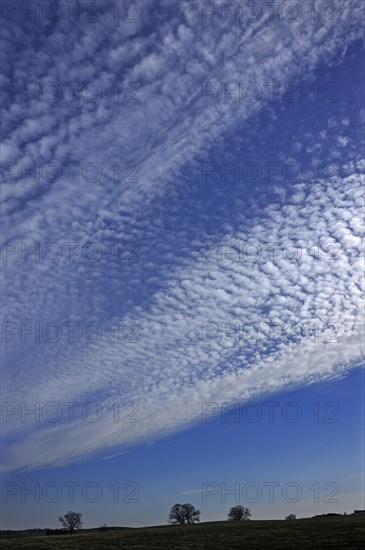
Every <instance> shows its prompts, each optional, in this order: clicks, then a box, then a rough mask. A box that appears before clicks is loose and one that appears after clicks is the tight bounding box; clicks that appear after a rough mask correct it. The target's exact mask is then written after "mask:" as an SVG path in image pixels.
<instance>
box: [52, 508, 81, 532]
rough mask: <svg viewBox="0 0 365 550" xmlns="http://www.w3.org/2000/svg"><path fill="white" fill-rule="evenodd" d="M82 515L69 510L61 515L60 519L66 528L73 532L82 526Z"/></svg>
mask: <svg viewBox="0 0 365 550" xmlns="http://www.w3.org/2000/svg"><path fill="white" fill-rule="evenodd" d="M81 515H82V514H80V513H79V512H70V510H69V511H68V512H66V514H65V515H64V516H60V517H59V518H58V521H59V522H60V523H62V525H63V527H64V529H68V531H69V533H73V532H74V531H77V530H78V529H81V527H82V521H81Z"/></svg>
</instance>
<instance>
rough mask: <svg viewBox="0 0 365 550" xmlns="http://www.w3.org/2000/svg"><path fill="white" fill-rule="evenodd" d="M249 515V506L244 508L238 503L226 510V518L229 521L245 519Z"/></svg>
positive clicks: (247, 518) (248, 517)
mask: <svg viewBox="0 0 365 550" xmlns="http://www.w3.org/2000/svg"><path fill="white" fill-rule="evenodd" d="M250 517H251V512H250V509H249V508H245V507H244V506H241V505H240V504H239V505H238V506H233V507H232V508H231V509H230V511H229V512H228V519H229V520H231V521H247V520H249V519H250Z"/></svg>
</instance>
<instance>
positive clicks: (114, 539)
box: [0, 514, 365, 550]
mask: <svg viewBox="0 0 365 550" xmlns="http://www.w3.org/2000/svg"><path fill="white" fill-rule="evenodd" d="M364 519H365V517H364V514H359V515H351V516H342V517H336V518H318V519H317V518H316V519H299V520H293V521H285V520H280V521H279V520H275V521H249V522H228V521H224V522H223V521H220V522H208V523H201V524H198V525H187V526H162V527H143V528H138V529H120V530H119V529H117V528H113V529H111V530H110V531H106V532H100V531H99V530H97V529H96V530H88V531H86V530H85V531H82V532H79V533H76V534H73V535H60V536H58V535H54V536H22V537H18V536H16V537H13V536H11V537H9V538H6V537H5V538H2V539H1V540H0V548H1V549H7V548H9V549H14V550H15V549H16V550H42V549H44V550H58V549H63V550H66V549H67V550H73V549H74V550H104V549H108V550H122V549H123V550H264V549H273V550H286V549H287V550H289V549H290V550H304V549H306V550H322V549H326V550H327V549H333V550H335V549H336V550H340V549H345V548H346V549H347V550H360V548H361V549H363V548H365V521H364Z"/></svg>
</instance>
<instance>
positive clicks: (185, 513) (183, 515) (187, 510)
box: [168, 503, 200, 525]
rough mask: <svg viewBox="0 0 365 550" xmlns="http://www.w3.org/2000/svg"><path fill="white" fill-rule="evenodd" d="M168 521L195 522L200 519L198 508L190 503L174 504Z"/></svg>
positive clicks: (181, 523) (179, 522) (175, 522)
mask: <svg viewBox="0 0 365 550" xmlns="http://www.w3.org/2000/svg"><path fill="white" fill-rule="evenodd" d="M168 521H169V523H173V524H180V525H183V524H184V523H189V524H192V523H196V522H198V521H200V510H195V507H194V506H193V505H192V504H190V503H186V504H174V506H173V507H172V508H171V511H170V515H169V520H168Z"/></svg>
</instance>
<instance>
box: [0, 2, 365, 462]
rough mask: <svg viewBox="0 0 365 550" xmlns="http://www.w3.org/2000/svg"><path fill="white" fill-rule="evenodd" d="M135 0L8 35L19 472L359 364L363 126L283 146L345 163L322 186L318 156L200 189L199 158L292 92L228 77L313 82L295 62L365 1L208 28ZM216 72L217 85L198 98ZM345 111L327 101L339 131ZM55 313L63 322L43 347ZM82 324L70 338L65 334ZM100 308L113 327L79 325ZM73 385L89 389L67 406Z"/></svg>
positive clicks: (333, 45) (9, 284)
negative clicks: (262, 176) (313, 170)
mask: <svg viewBox="0 0 365 550" xmlns="http://www.w3.org/2000/svg"><path fill="white" fill-rule="evenodd" d="M144 6H145V8H144V10H145V11H143V14H142V13H141V16H140V18H139V19H138V21H136V22H135V23H133V24H132V25H130V26H129V27H127V26H123V27H122V28H121V27H120V26H116V25H115V21H114V20H113V17H112V14H108V12H107V11H106V13H105V16H104V17H103V18H102V19H101V21H100V22H98V23H96V24H87V21H85V22H84V24H81V25H80V26H77V27H72V26H70V25H68V24H67V22H65V21H64V20H62V21H60V22H59V24H57V25H56V26H55V28H54V29H53V30H52V32H50V33H44V35H41V36H39V35H37V34H36V32H35V29H30V30H29V32H28V33H26V32H25V30H24V29H22V28H19V29H18V34H17V35H12V34H11V33H8V34H7V35H6V37H5V40H6V42H7V48H8V49H9V52H10V56H11V59H12V65H13V66H14V69H12V70H10V68H9V69H8V72H7V73H6V82H7V84H8V85H9V84H13V85H15V86H18V88H17V90H18V92H17V94H15V95H12V94H10V95H9V98H8V105H7V107H8V109H7V112H6V113H4V127H5V132H4V135H5V141H4V155H5V156H4V160H5V161H7V160H9V159H10V162H12V161H15V164H13V165H9V166H8V167H7V168H6V172H5V175H6V181H5V182H4V183H3V187H4V192H3V200H4V211H5V214H6V217H5V231H4V236H5V240H4V245H5V246H6V247H7V248H6V249H5V252H6V253H5V259H6V262H4V263H3V265H4V286H3V288H4V290H5V291H6V293H7V302H6V307H5V308H4V311H3V321H4V322H6V323H10V324H12V325H11V327H12V329H14V330H15V331H16V334H15V335H14V334H13V335H11V334H10V335H9V338H8V340H9V341H8V342H6V345H5V346H4V348H5V351H4V357H5V359H6V361H7V364H8V368H7V369H6V371H5V373H4V379H3V399H4V401H6V402H14V403H15V404H16V408H17V412H16V414H10V415H9V419H8V421H7V422H6V424H5V426H4V433H5V434H6V436H7V437H9V444H8V448H7V453H6V460H5V465H4V469H5V470H6V471H9V470H12V469H15V470H17V469H24V468H29V469H33V468H40V467H45V466H58V465H64V464H67V463H69V462H72V461H75V460H83V459H85V458H86V457H88V456H90V455H91V454H95V453H99V454H100V456H102V455H103V453H104V452H105V450H106V449H108V450H107V453H109V452H110V449H112V448H115V449H116V450H118V448H119V447H121V446H122V447H124V446H129V445H131V444H134V443H136V442H139V441H142V440H145V441H149V440H150V439H151V438H153V439H154V440H155V439H156V438H157V437H159V436H163V435H165V434H168V433H171V432H173V431H175V430H177V429H180V428H182V427H184V426H188V425H189V424H191V423H192V422H196V421H197V420H198V419H199V418H200V417H201V412H202V403H204V402H218V403H220V402H223V401H227V402H234V401H236V400H242V399H248V398H250V397H251V396H253V395H258V394H259V393H261V392H265V391H270V390H278V389H281V388H286V387H287V386H289V385H291V384H297V383H301V384H305V383H311V382H314V381H318V380H321V379H323V378H328V377H335V376H337V375H338V373H340V372H343V371H345V370H346V369H348V368H351V367H354V366H356V365H357V364H359V363H360V361H361V356H362V354H363V347H362V339H361V322H362V315H361V311H362V310H361V306H362V302H361V275H360V274H361V271H360V265H361V240H360V239H361V236H362V234H363V226H362V220H361V217H360V209H361V201H362V186H363V181H362V177H361V158H360V155H359V154H358V153H354V151H356V142H355V139H354V138H351V139H350V137H348V136H347V135H346V136H343V135H342V133H340V135H338V136H337V135H333V136H327V134H325V133H322V134H321V135H320V134H318V136H317V135H314V134H310V132H308V130H307V134H306V135H304V134H303V135H302V136H301V138H300V141H298V139H297V138H295V139H294V138H293V142H291V145H290V148H289V150H290V154H291V151H292V150H294V152H295V153H297V154H304V153H303V151H307V152H310V153H311V154H314V156H316V155H318V156H319V158H320V159H321V161H322V162H327V161H328V162H329V160H331V161H333V160H334V159H337V163H338V167H339V173H338V174H337V172H336V174H335V177H332V175H333V174H331V177H324V175H323V174H322V175H321V177H318V179H317V181H316V183H315V185H313V183H312V182H311V181H309V179H308V173H307V172H306V173H303V174H301V177H300V178H298V180H297V181H295V182H294V183H292V184H288V182H287V181H286V182H285V181H283V177H282V176H281V177H278V178H277V179H275V182H274V183H275V186H274V189H275V193H273V194H272V193H270V192H268V191H267V192H266V193H265V192H258V191H257V189H256V191H255V193H254V192H253V191H252V192H251V193H250V192H249V189H248V187H246V188H245V191H247V196H245V197H244V198H243V199H242V197H241V198H239V197H238V194H239V192H238V191H235V190H234V189H232V187H229V188H227V187H226V188H223V187H222V186H221V187H220V188H218V189H217V188H216V187H214V186H213V187H212V191H211V193H209V192H207V187H205V190H204V191H202V190H201V189H199V188H198V187H199V186H200V187H201V184H202V181H201V175H200V173H201V172H200V171H201V162H200V161H201V159H208V158H210V156H211V155H213V157H214V153H215V152H216V151H217V149H218V150H219V149H220V148H221V149H220V150H221V151H222V150H224V143H225V142H229V149H230V153H229V154H230V155H231V156H232V157H234V154H233V145H232V143H233V141H235V143H236V147H237V148H238V151H240V148H242V143H245V142H244V140H245V139H246V138H247V141H248V142H252V141H255V140H254V139H252V137H251V134H247V132H248V130H247V129H249V132H251V131H252V132H253V134H254V132H255V131H256V132H257V134H256V137H257V142H258V143H259V142H264V143H269V138H268V137H267V132H268V131H269V128H265V129H264V130H262V129H259V124H258V123H257V126H256V120H257V118H258V117H259V116H264V114H265V116H266V117H267V118H268V119H270V122H271V124H272V127H273V128H275V121H276V119H277V117H278V116H279V115H278V111H279V110H280V107H283V108H287V107H288V104H285V101H284V102H283V101H279V102H278V103H276V102H270V101H263V102H259V101H255V102H253V101H248V100H247V98H245V100H243V101H242V100H240V101H238V102H236V101H224V100H222V96H221V89H222V88H221V86H222V84H224V85H225V84H227V83H238V82H239V83H240V84H241V90H246V92H247V86H248V85H249V83H252V82H255V83H256V85H257V86H261V87H262V89H263V87H264V85H265V83H267V82H271V83H276V84H280V86H286V85H289V84H290V83H298V85H301V86H303V85H304V84H303V82H305V77H304V78H303V77H302V75H306V74H308V78H310V75H311V74H312V73H313V72H314V71H315V69H316V67H317V66H318V64H319V63H321V62H322V61H323V60H326V61H327V63H329V64H330V65H331V64H335V61H334V60H335V59H336V56H337V55H338V53H339V52H342V51H343V50H346V48H348V47H349V45H350V44H352V43H353V42H354V40H356V39H357V38H358V37H359V36H360V33H361V25H360V24H357V23H356V17H357V16H358V15H359V13H360V5H359V3H358V2H352V1H350V2H347V3H346V5H345V6H344V8H343V13H342V15H341V20H340V21H337V22H331V21H329V20H328V21H326V22H325V24H320V23H318V22H317V21H315V20H313V17H312V15H311V13H310V10H308V9H307V8H303V17H301V18H299V19H298V21H295V22H291V21H288V20H286V19H285V18H284V19H283V20H274V21H269V20H268V19H267V16H266V18H264V19H263V20H262V21H259V22H251V23H250V22H248V21H244V22H243V23H242V24H240V25H238V24H237V25H233V26H232V28H231V29H230V32H229V33H227V32H226V24H225V22H224V21H223V20H221V19H220V18H212V20H210V21H209V23H208V24H203V22H202V19H201V12H200V11H199V9H198V6H197V4H195V3H189V2H185V3H180V9H179V10H178V11H176V10H173V9H172V8H171V6H170V5H169V4H168V3H165V2H163V3H161V10H160V11H159V10H157V11H158V13H156V10H153V7H152V6H151V5H150V4H149V3H146V4H144ZM142 15H143V17H142ZM149 17H150V18H152V22H149ZM20 38H22V39H23V38H24V40H25V44H26V45H27V48H26V51H23V52H21V53H22V55H20V54H18V53H16V51H15V49H14V45H15V43H16V40H18V39H20ZM60 44H62V45H63V48H60ZM36 55H37V60H38V62H37V64H34V62H33V60H34V58H35V56H36ZM90 59H92V62H91V61H90ZM23 81H27V82H32V83H33V84H34V83H37V82H39V83H42V85H43V89H44V87H45V86H46V85H47V84H48V85H54V84H55V83H56V84H57V89H58V90H60V89H62V92H63V93H64V94H65V93H68V94H70V93H71V92H70V89H69V86H66V84H65V83H67V82H76V84H77V85H75V86H74V87H73V88H72V93H73V94H75V97H77V98H78V100H76V99H75V100H73V101H71V99H70V97H72V98H74V96H73V95H72V96H64V97H63V98H61V99H60V100H59V101H58V102H57V103H56V104H54V103H52V102H51V101H47V100H45V98H44V97H42V98H41V100H40V101H38V100H37V95H36V97H34V93H33V95H32V94H31V93H29V88H26V89H25V91H24V88H23V92H22V91H21V90H22V89H21V86H20V84H21V82H23ZM90 83H93V87H92V86H90ZM207 83H210V86H211V88H210V89H211V90H213V91H214V93H213V95H209V96H204V95H202V90H203V91H204V90H205V91H206V90H207V87H206V86H207ZM87 85H88V87H87ZM7 89H10V88H7ZM51 89H52V90H53V89H54V88H51V87H49V91H51ZM208 89H209V88H208ZM225 89H226V88H225ZM99 90H100V91H102V92H103V93H102V94H101V97H100V99H98V100H97V101H89V98H90V96H89V95H88V94H91V93H95V91H96V92H97V91H99ZM116 91H117V93H116ZM22 93H23V95H22ZM224 97H225V96H224ZM38 99H39V97H38ZM134 99H136V101H129V100H134ZM340 108H342V105H339V109H340ZM255 117H256V118H255ZM266 120H267V119H266ZM338 120H339V121H340V122H341V121H342V120H343V116H342V114H341V118H340V119H337V118H336V117H330V118H329V124H328V125H327V126H328V128H329V129H332V132H333V133H334V130H333V128H335V127H336V125H337V123H338ZM338 125H339V127H340V128H341V130H340V131H341V132H343V127H344V123H343V122H341V124H340V123H338ZM324 131H325V128H324V127H323V128H322V132H324ZM278 133H279V132H278ZM247 135H248V137H247ZM254 135H255V134H254ZM265 139H266V142H265ZM250 146H251V145H250ZM231 147H232V149H231ZM338 148H339V149H341V151H342V152H341V155H343V156H341V157H338V156H336V155H337V150H338ZM283 157H286V158H287V159H288V158H289V155H288V154H286V155H284V153H283ZM227 158H229V156H228V157H227ZM264 160H265V157H264ZM266 160H267V159H266ZM294 160H295V159H294ZM340 161H341V162H340ZM44 166H46V169H45V168H44ZM24 167H26V169H27V170H30V169H31V168H33V169H34V167H35V168H36V172H33V173H31V174H27V173H26V171H25V172H24ZM38 168H39V170H40V173H39V172H37V170H38ZM44 170H46V171H44ZM47 170H49V172H47ZM52 170H55V171H56V172H52ZM57 170H60V172H61V174H60V176H59V177H58V178H55V179H54V180H53V177H52V176H50V175H49V174H50V173H52V174H53V173H58V172H57ZM198 172H199V178H200V179H199V178H198V177H197V176H195V180H194V181H192V179H191V174H194V173H195V174H197V173H198ZM45 174H46V175H45ZM119 180H122V181H119ZM208 189H209V188H208ZM229 196H231V197H232V201H231V203H230V202H229V198H227V197H229ZM36 242H37V243H40V248H38V249H37V248H36V244H35V243H36ZM270 243H271V244H270ZM272 243H274V248H273V247H272ZM27 251H28V256H27ZM31 251H33V253H32V252H31ZM60 251H62V254H60V257H57V254H58V253H59V252H60ZM71 251H73V252H72V255H73V259H71V256H72V255H71ZM116 251H117V256H116V255H115V252H116ZM119 253H120V254H119ZM118 254H119V255H118ZM55 255H56V260H52V258H54V257H55ZM95 255H96V256H95ZM95 258H96V259H95ZM116 258H117V261H116ZM121 258H122V260H123V261H120V260H121ZM24 260H26V261H24ZM32 260H36V261H32ZM22 323H23V325H25V324H26V325H27V326H26V327H25V329H27V328H28V329H29V328H33V329H34V327H35V323H38V325H39V327H40V328H39V330H40V341H39V342H37V341H34V334H33V335H32V334H30V335H29V334H28V336H26V335H25V337H24V339H23V341H21V334H22V330H23V328H24V327H22ZM49 323H53V324H54V325H56V329H57V327H62V330H63V332H62V338H61V339H60V340H59V341H56V342H55V343H54V344H51V345H50V344H49V336H48V332H46V337H45V334H44V327H45V326H48V325H49ZM66 323H68V325H67V326H66V325H65V324H66ZM70 323H78V325H77V326H78V327H79V328H78V330H79V332H80V330H81V336H82V337H81V340H80V341H79V342H73V343H71V342H70V337H69V332H68V331H69V327H70ZM90 323H94V325H95V324H97V325H98V326H100V327H102V336H103V337H102V338H97V339H94V340H93V337H92V336H90V332H88V331H85V330H84V329H85V325H86V324H90ZM116 326H118V327H122V329H121V338H117V339H115V332H113V330H114V329H113V327H114V328H115V327H116ZM11 327H10V329H9V330H11ZM80 327H81V329H80ZM53 329H54V327H53ZM50 330H51V331H52V327H50ZM91 334H93V335H94V332H93V331H92V330H91ZM65 335H68V336H67V337H66V340H67V341H66V342H65ZM47 338H48V340H47ZM24 340H26V342H25V341H24ZM19 343H20V344H21V345H19ZM66 402H73V403H78V406H77V407H76V413H75V414H76V416H75V418H74V419H73V420H74V421H73V422H70V420H69V418H68V417H67V416H66V415H65V414H64V409H65V407H64V403H66ZM90 402H93V403H96V404H97V405H98V406H100V408H101V416H100V419H98V421H96V422H93V421H92V420H90V418H89V417H86V418H85V415H84V412H83V406H84V405H85V404H87V403H90ZM22 403H24V404H29V405H30V406H34V404H37V403H38V404H39V406H40V407H43V406H44V405H45V404H49V403H56V404H58V405H59V406H60V407H61V406H62V415H61V418H60V420H59V421H57V422H51V421H49V420H48V419H47V418H45V417H44V410H43V409H42V411H43V412H42V414H41V422H39V423H34V421H32V418H31V415H28V416H26V417H25V421H21V420H22V418H21V404H22ZM128 403H129V404H132V406H133V407H134V409H133V411H132V412H131V411H130V410H129V409H126V410H125V409H124V408H123V407H124V406H125V405H126V404H127V405H128ZM116 405H118V406H119V407H120V410H119V409H118V412H121V413H123V414H121V416H120V417H118V419H117V420H116V417H115V410H116ZM128 415H129V416H128ZM130 415H132V416H130ZM126 417H127V421H126ZM130 420H136V421H130ZM122 452H123V451H122ZM108 456H109V458H110V456H115V454H112V455H108Z"/></svg>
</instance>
